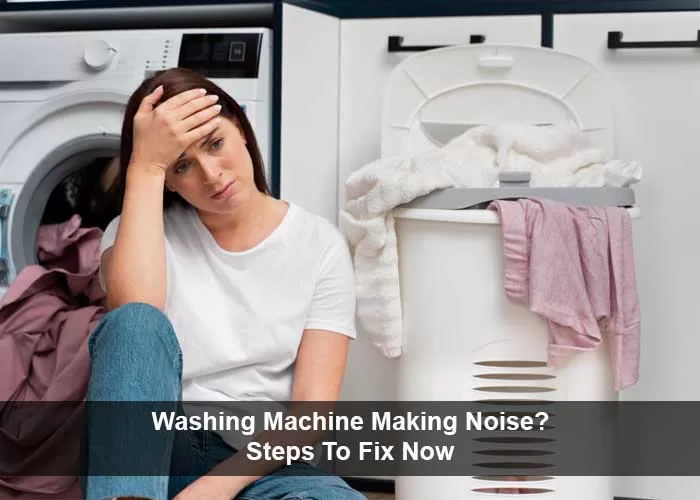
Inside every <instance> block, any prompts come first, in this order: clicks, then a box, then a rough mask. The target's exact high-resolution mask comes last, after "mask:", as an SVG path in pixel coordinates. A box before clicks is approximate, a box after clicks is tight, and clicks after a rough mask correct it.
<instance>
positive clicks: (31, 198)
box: [0, 94, 127, 280]
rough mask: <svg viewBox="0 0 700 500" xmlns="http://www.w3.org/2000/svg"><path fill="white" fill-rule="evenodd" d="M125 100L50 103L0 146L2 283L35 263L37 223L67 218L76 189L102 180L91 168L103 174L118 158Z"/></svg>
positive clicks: (103, 97) (109, 98) (107, 96)
mask: <svg viewBox="0 0 700 500" xmlns="http://www.w3.org/2000/svg"><path fill="white" fill-rule="evenodd" d="M126 99H127V97H126V96H121V95H116V94H105V95H92V96H83V98H82V99H77V102H70V99H68V98H64V99H62V100H61V101H58V100H57V101H58V102H49V103H47V104H46V105H45V106H43V107H41V108H39V109H38V110H37V111H36V112H35V113H34V114H33V115H32V116H28V117H27V119H26V120H25V121H24V122H23V123H24V127H22V128H21V130H19V131H18V132H17V135H16V137H15V138H14V139H13V140H12V141H11V143H10V144H9V146H8V147H6V148H4V152H5V154H4V155H3V157H2V159H1V160H0V184H2V185H3V186H6V187H7V189H6V190H5V191H4V193H3V195H4V197H5V202H6V203H7V204H8V205H10V206H11V209H10V210H6V211H5V215H6V217H7V219H6V220H4V221H3V228H2V229H3V232H4V234H3V245H2V250H3V258H5V259H7V264H8V267H9V269H8V271H7V272H8V273H9V275H8V277H7V278H6V280H11V279H12V278H13V277H14V276H15V275H16V274H17V273H18V272H19V271H21V269H22V268H23V267H25V266H26V265H29V264H35V263H37V252H36V248H37V232H38V229H39V226H40V224H42V223H56V222H61V221H65V220H67V219H68V218H69V217H70V215H71V214H70V208H71V202H73V208H75V202H76V200H77V199H78V198H79V196H78V195H79V194H80V193H76V192H75V190H77V189H85V186H86V181H87V180H89V182H87V184H90V183H92V186H91V187H96V186H95V183H97V182H98V181H99V180H101V179H100V176H99V175H95V172H94V170H92V169H96V168H97V169H101V170H102V169H104V168H105V167H106V166H108V165H109V163H110V161H112V162H113V163H114V161H115V159H117V158H118V155H119V140H120V135H121V127H122V120H123V114H124V107H125V104H126ZM66 101H68V102H66ZM74 101H76V100H74ZM10 198H11V199H10ZM81 199H84V197H83V198H81ZM0 201H2V200H0ZM102 201H104V200H102ZM117 213H118V212H117V207H114V209H113V210H112V213H111V214H106V213H103V214H101V220H102V221H104V220H106V219H108V218H110V217H112V216H115V215H116V214H117ZM85 222H88V223H94V224H95V225H104V224H98V223H95V222H94V221H85ZM83 225H84V224H83Z"/></svg>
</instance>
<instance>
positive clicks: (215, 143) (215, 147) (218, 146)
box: [209, 139, 224, 151]
mask: <svg viewBox="0 0 700 500" xmlns="http://www.w3.org/2000/svg"><path fill="white" fill-rule="evenodd" d="M223 145H224V140H223V139H216V140H215V141H212V143H211V144H210V145H209V149H211V150H214V151H216V150H219V149H221V146H223Z"/></svg>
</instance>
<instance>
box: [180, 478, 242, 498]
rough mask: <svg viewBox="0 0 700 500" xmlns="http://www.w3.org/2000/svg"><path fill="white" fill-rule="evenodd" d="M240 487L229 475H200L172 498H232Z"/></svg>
mask: <svg viewBox="0 0 700 500" xmlns="http://www.w3.org/2000/svg"><path fill="white" fill-rule="evenodd" d="M239 491H240V488H238V487H237V486H236V484H235V478H232V477H231V476H202V477H200V478H199V479H197V480H196V481H195V482H193V483H192V484H190V485H189V486H188V487H187V488H185V489H184V490H182V491H181V492H180V493H178V495H177V496H176V497H175V499H174V500H232V499H233V498H235V497H236V495H238V492H239Z"/></svg>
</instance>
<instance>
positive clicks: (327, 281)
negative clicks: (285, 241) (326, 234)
mask: <svg viewBox="0 0 700 500" xmlns="http://www.w3.org/2000/svg"><path fill="white" fill-rule="evenodd" d="M319 269H320V271H319V274H318V277H317V279H316V284H315V288H314V293H313V299H312V302H311V308H310V311H309V315H308V317H307V320H306V324H305V328H306V329H314V330H328V331H332V332H336V333H340V334H342V335H346V336H348V337H350V338H353V339H354V338H356V336H357V333H356V327H355V307H356V302H355V301H356V299H355V274H354V269H353V265H352V258H351V256H350V251H349V249H348V246H347V243H346V241H345V239H344V238H343V236H342V235H341V234H340V232H335V233H333V238H332V242H331V244H330V245H329V246H328V248H327V249H326V251H325V252H324V254H323V257H322V262H321V266H320V268H319Z"/></svg>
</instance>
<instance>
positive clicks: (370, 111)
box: [336, 16, 541, 401]
mask: <svg viewBox="0 0 700 500" xmlns="http://www.w3.org/2000/svg"><path fill="white" fill-rule="evenodd" d="M392 35H397V36H402V37H403V38H404V40H403V42H404V44H405V45H411V46H415V45H429V46H434V45H454V44H465V43H469V42H470V37H471V36H472V35H482V36H483V37H485V42H486V43H490V42H492V43H512V44H522V45H534V46H539V45H540V40H541V22H540V17H538V16H514V17H508V16H504V17H487V16H484V17H449V18H401V19H370V20H366V19H362V20H342V21H341V26H340V95H339V100H340V107H339V111H340V113H339V124H340V125H339V156H338V165H339V172H338V189H339V191H338V204H339V207H342V205H343V203H344V200H345V198H344V183H345V180H346V179H347V177H348V175H349V174H350V173H351V172H353V171H354V170H356V169H358V168H359V167H361V166H363V165H365V164H367V163H369V162H371V161H373V160H375V159H377V158H378V157H379V154H380V124H381V109H382V98H383V92H384V85H385V84H386V82H387V79H388V77H389V74H390V73H391V71H392V69H394V67H396V65H397V64H398V63H399V62H400V61H402V60H403V59H404V58H405V57H408V56H410V55H411V54H412V53H411V52H391V53H390V52H388V50H387V43H388V38H389V36H392ZM336 220H337V219H336ZM395 372H396V360H395V359H387V358H385V357H384V356H383V355H382V354H381V353H380V352H379V351H378V349H376V348H375V347H374V346H373V345H371V343H370V341H369V340H368V339H367V337H366V336H365V335H364V334H363V332H362V331H359V332H358V339H357V340H356V341H355V342H354V343H353V345H352V348H351V350H350V355H349V360H348V368H347V372H346V376H345V383H344V386H343V393H342V399H344V400H359V401H363V400H364V401H368V400H369V401H372V400H394V399H396V395H395V383H396V373H395Z"/></svg>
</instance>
